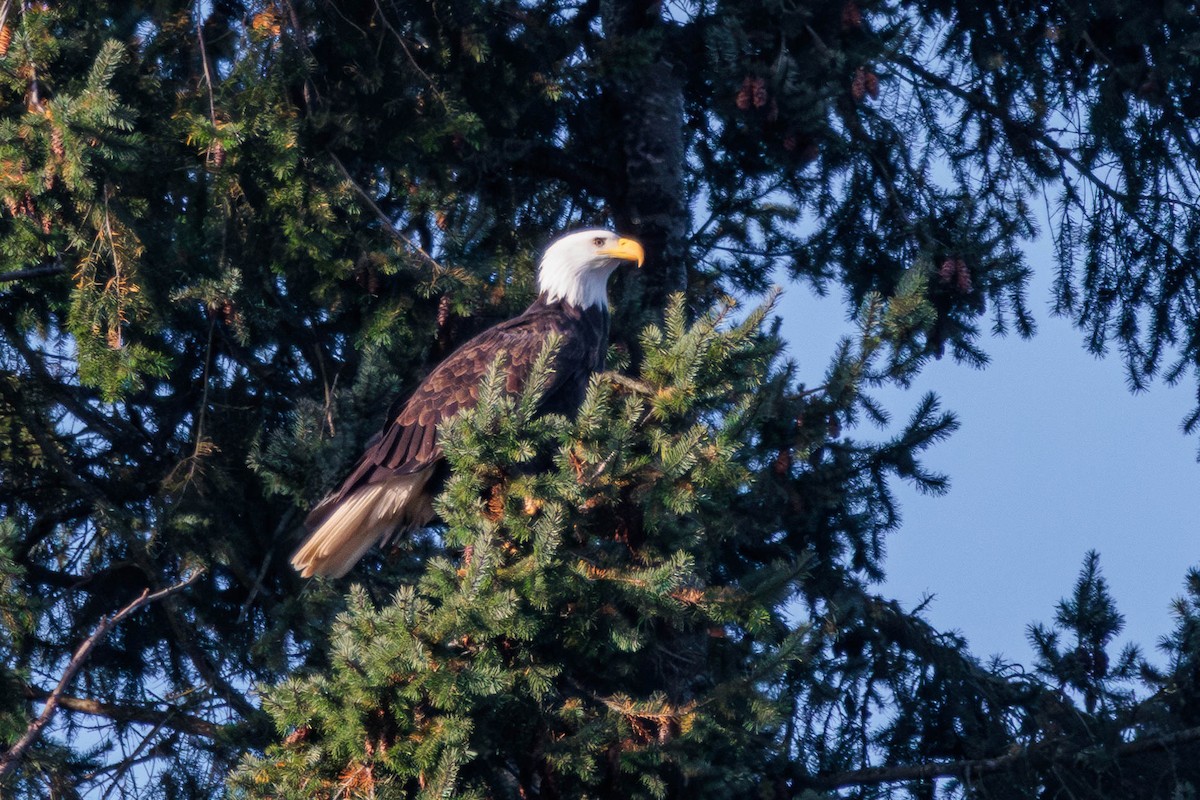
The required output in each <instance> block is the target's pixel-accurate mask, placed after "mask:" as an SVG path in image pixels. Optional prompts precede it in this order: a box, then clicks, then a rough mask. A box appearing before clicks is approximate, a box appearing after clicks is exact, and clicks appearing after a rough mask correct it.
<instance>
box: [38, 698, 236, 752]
mask: <svg viewBox="0 0 1200 800" xmlns="http://www.w3.org/2000/svg"><path fill="white" fill-rule="evenodd" d="M22 692H23V693H24V695H25V697H26V699H29V700H38V701H43V700H49V698H50V695H51V694H52V692H50V691H49V690H47V689H43V688H41V687H40V686H28V685H27V686H24V687H22ZM58 705H59V707H60V708H65V709H66V710H67V711H75V712H78V713H80V714H90V715H91V716H94V717H107V718H108V719H111V720H114V721H116V722H141V723H145V724H147V725H156V726H160V727H163V728H170V729H171V730H176V731H179V732H181V733H189V734H192V735H195V736H203V737H205V738H207V739H213V738H216V736H217V732H218V731H219V730H220V728H221V726H220V725H217V724H216V723H213V722H209V721H208V720H206V719H202V718H200V717H196V716H192V715H190V714H184V713H182V712H179V711H176V710H174V709H170V710H166V711H159V710H156V709H153V708H144V707H141V706H129V705H119V704H117V703H103V702H101V701H99V700H93V699H91V698H87V697H72V696H71V695H66V694H64V695H59V698H58Z"/></svg>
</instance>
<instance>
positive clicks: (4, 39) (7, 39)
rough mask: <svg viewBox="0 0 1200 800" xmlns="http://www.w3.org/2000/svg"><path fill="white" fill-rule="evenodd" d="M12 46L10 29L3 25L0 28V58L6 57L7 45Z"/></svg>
mask: <svg viewBox="0 0 1200 800" xmlns="http://www.w3.org/2000/svg"><path fill="white" fill-rule="evenodd" d="M11 44H12V28H11V27H9V26H8V24H7V23H5V24H4V25H3V26H0V58H4V57H5V56H7V55H8V48H9V45H11Z"/></svg>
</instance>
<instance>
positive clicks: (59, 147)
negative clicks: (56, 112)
mask: <svg viewBox="0 0 1200 800" xmlns="http://www.w3.org/2000/svg"><path fill="white" fill-rule="evenodd" d="M50 152H51V153H54V156H55V158H62V157H63V155H65V154H66V152H67V149H66V148H65V147H64V146H63V132H62V129H61V128H52V129H51V131H50Z"/></svg>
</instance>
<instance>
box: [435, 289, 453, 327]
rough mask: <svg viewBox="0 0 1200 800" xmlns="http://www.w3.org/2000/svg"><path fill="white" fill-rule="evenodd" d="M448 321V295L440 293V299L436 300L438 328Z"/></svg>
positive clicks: (444, 325)
mask: <svg viewBox="0 0 1200 800" xmlns="http://www.w3.org/2000/svg"><path fill="white" fill-rule="evenodd" d="M449 321H450V295H448V294H444V295H442V297H441V299H440V300H438V310H437V326H438V329H439V330H441V329H442V328H445V327H446V323H447V322H449Z"/></svg>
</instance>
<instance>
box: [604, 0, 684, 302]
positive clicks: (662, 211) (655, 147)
mask: <svg viewBox="0 0 1200 800" xmlns="http://www.w3.org/2000/svg"><path fill="white" fill-rule="evenodd" d="M601 20H602V23H603V25H604V34H605V38H606V40H607V41H608V43H609V44H610V45H611V46H612V47H613V48H614V49H615V51H616V52H618V53H620V54H621V56H623V58H621V61H622V62H623V63H620V64H618V65H616V66H615V68H614V69H613V70H612V72H611V73H610V75H611V76H612V77H611V81H612V82H611V84H610V87H609V94H610V96H611V99H612V106H613V107H614V108H615V110H616V111H617V114H618V116H617V119H619V120H620V125H619V126H618V128H617V129H618V130H619V131H620V136H621V141H620V143H619V144H620V153H621V156H622V157H623V160H624V165H623V166H624V171H623V172H624V174H623V177H624V181H623V186H622V190H623V191H622V194H621V196H619V197H615V198H613V200H614V203H615V208H614V217H615V218H616V219H615V221H616V223H617V225H618V227H621V228H623V229H628V230H630V231H632V232H633V233H634V234H636V235H637V236H638V237H639V238H640V239H641V241H642V244H643V245H645V248H646V269H645V273H644V291H645V297H644V298H643V302H644V303H646V304H647V305H650V306H654V307H660V306H661V305H662V303H663V301H664V300H665V298H666V296H667V295H668V294H669V293H671V292H679V291H684V290H686V289H687V232H688V207H687V197H686V192H685V187H684V177H683V175H684V173H683V170H684V159H685V158H686V148H685V142H684V129H683V126H684V109H683V80H682V78H681V77H680V76H679V75H678V74H676V72H675V69H674V65H673V64H672V62H671V57H670V52H669V42H670V38H671V37H670V36H669V33H670V31H669V27H668V23H667V22H666V21H664V19H663V15H662V6H661V3H659V2H655V1H654V0H632V1H631V0H603V2H602V3H601Z"/></svg>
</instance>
